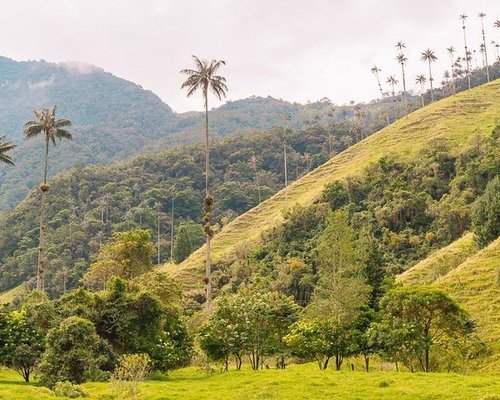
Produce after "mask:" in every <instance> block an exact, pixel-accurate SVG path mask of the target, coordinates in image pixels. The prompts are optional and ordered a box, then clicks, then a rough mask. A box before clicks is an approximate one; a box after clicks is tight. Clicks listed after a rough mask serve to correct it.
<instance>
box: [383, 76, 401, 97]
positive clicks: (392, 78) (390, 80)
mask: <svg viewBox="0 0 500 400" xmlns="http://www.w3.org/2000/svg"><path fill="white" fill-rule="evenodd" d="M386 82H387V83H388V84H389V85H391V88H392V92H391V93H392V97H394V96H395V95H396V92H395V91H394V87H395V86H396V85H397V84H398V82H399V81H398V80H397V79H396V77H395V76H394V75H389V76H388V77H387V79H386Z"/></svg>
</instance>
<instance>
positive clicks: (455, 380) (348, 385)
mask: <svg viewBox="0 0 500 400" xmlns="http://www.w3.org/2000/svg"><path fill="white" fill-rule="evenodd" d="M84 388H85V390H86V391H87V392H88V393H89V397H87V399H96V400H112V399H114V397H113V396H112V392H111V389H110V385H109V384H108V383H87V384H84ZM492 395H497V396H499V398H500V375H496V376H494V375H490V376H484V375H481V376H479V375H458V374H434V373H430V374H424V373H414V374H411V373H406V372H370V373H365V372H361V371H359V372H349V371H341V372H337V371H333V370H327V371H320V370H319V369H318V368H317V366H316V365H315V364H307V365H295V366H290V367H288V368H287V369H286V370H263V371H257V372H256V371H251V370H244V371H239V372H237V371H231V372H228V373H222V374H220V373H217V374H213V375H207V374H205V373H204V372H203V371H201V370H199V369H195V368H185V369H182V370H179V371H175V372H173V373H171V374H170V375H169V377H168V378H166V379H165V380H158V381H156V380H155V381H153V380H150V381H147V382H146V383H144V384H142V385H141V388H140V395H139V398H140V399H144V400H153V399H155V400H176V399H183V400H195V399H196V400H204V399H207V400H208V399H210V400H219V399H220V400H226V399H227V400H232V399H234V400H236V399H238V400H240V399H243V400H251V399H280V400H281V399H282V400H289V399H293V400H296V399H322V400H323V399H330V398H335V399H342V400H368V399H370V400H371V399H378V400H396V399H397V400H399V399H404V400H431V399H432V400H441V399H450V400H451V399H453V400H462V399H463V400H466V399H467V400H483V399H488V400H489V399H496V397H494V396H492ZM54 398H55V397H53V395H52V393H51V392H50V391H49V390H48V389H46V388H43V387H38V386H36V385H34V384H24V383H23V382H22V381H21V379H20V377H19V376H18V375H16V374H15V373H14V372H12V371H6V370H0V399H2V400H3V399H5V400H7V399H9V400H10V399H33V400H35V399H36V400H45V399H54ZM60 399H61V398H60Z"/></svg>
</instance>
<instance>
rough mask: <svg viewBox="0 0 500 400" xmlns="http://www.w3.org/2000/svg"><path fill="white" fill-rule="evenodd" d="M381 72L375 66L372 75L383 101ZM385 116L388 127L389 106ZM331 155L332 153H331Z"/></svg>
mask: <svg viewBox="0 0 500 400" xmlns="http://www.w3.org/2000/svg"><path fill="white" fill-rule="evenodd" d="M379 72H381V70H380V68H378V67H377V66H376V65H374V66H373V67H372V74H374V75H375V77H376V78H377V83H378V89H379V90H380V95H381V96H382V100H383V99H384V97H385V96H384V91H383V90H382V85H381V84H380V76H379V74H378V73H379ZM385 116H386V120H387V125H389V124H390V121H389V111H388V110H387V105H386V106H385ZM330 153H331V151H330Z"/></svg>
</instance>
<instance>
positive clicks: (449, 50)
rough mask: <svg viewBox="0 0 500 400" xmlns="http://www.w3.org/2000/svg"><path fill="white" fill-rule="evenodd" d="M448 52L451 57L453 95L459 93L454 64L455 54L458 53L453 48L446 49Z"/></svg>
mask: <svg viewBox="0 0 500 400" xmlns="http://www.w3.org/2000/svg"><path fill="white" fill-rule="evenodd" d="M446 50H447V51H448V55H449V56H450V65H451V84H452V87H453V94H455V93H456V92H457V89H456V86H455V72H454V69H453V63H454V59H455V53H456V50H455V48H454V47H453V46H450V47H448V48H447V49H446Z"/></svg>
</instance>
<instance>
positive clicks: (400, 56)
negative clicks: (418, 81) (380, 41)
mask: <svg viewBox="0 0 500 400" xmlns="http://www.w3.org/2000/svg"><path fill="white" fill-rule="evenodd" d="M396 48H397V49H398V52H399V53H398V55H397V56H396V60H397V62H398V63H399V64H400V65H401V72H402V75H403V99H404V105H405V110H406V112H408V103H407V99H406V77H405V65H406V62H407V61H408V58H406V56H405V55H404V54H403V49H406V45H405V44H404V43H403V42H402V41H399V42H398V43H397V44H396Z"/></svg>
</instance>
